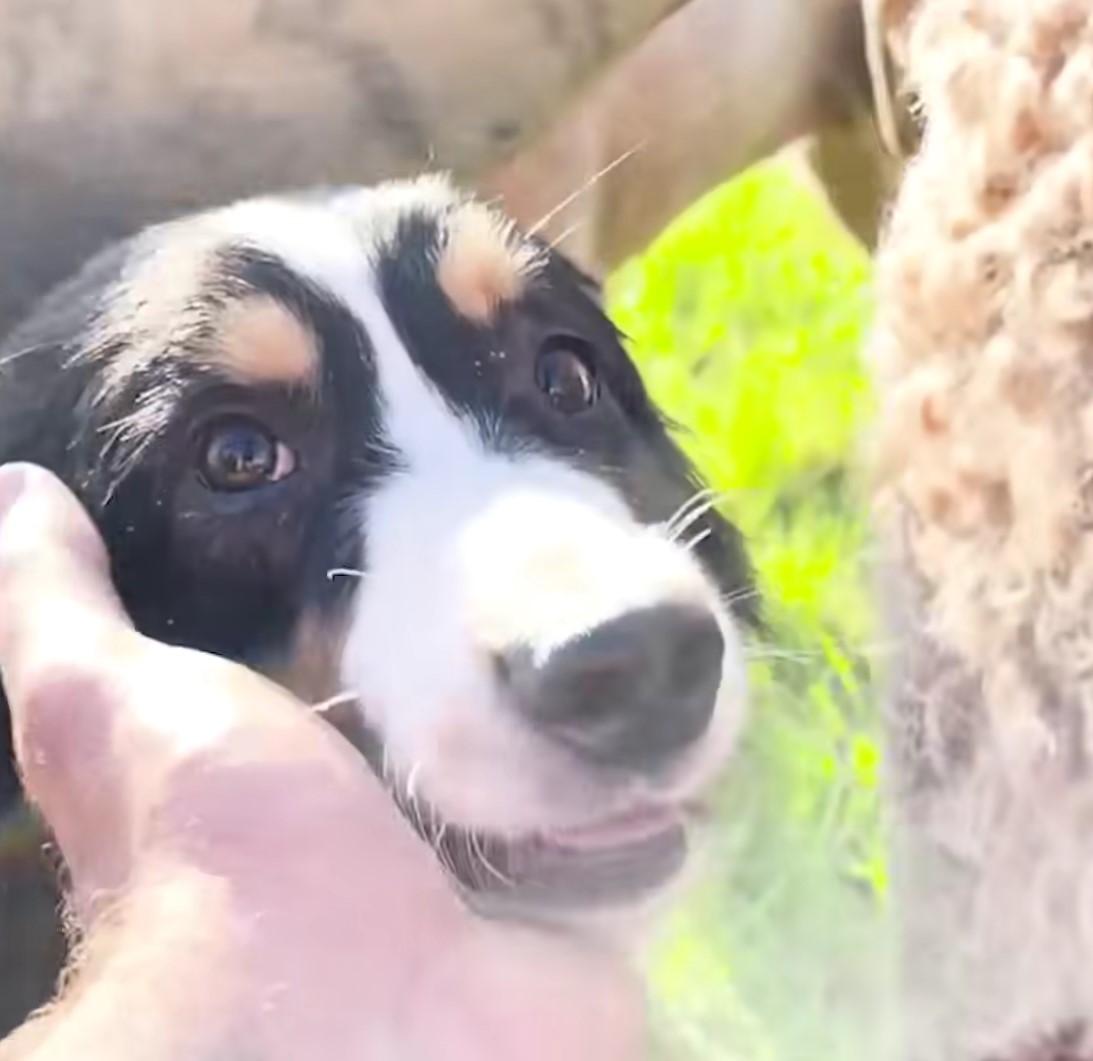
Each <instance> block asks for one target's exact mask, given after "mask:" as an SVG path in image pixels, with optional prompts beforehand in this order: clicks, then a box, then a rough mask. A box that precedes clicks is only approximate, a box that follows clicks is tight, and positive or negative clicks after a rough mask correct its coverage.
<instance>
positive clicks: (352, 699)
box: [307, 689, 359, 715]
mask: <svg viewBox="0 0 1093 1061" xmlns="http://www.w3.org/2000/svg"><path fill="white" fill-rule="evenodd" d="M358 699H359V696H358V694H357V693H355V692H353V690H351V689H346V690H345V692H341V693H337V694H335V695H334V696H331V697H329V698H328V699H326V700H320V701H319V702H318V703H317V704H308V706H307V709H308V711H311V712H312V713H314V714H316V715H325V714H326V713H327V712H328V711H332V710H333V709H334V708H336V707H342V706H343V705H345V704H352V703H356V701H357V700H358Z"/></svg>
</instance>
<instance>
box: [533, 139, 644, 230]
mask: <svg viewBox="0 0 1093 1061" xmlns="http://www.w3.org/2000/svg"><path fill="white" fill-rule="evenodd" d="M646 143H647V142H646V141H645V140H641V141H639V142H638V143H637V144H635V145H634V146H633V147H631V148H630V149H629V150H627V151H624V152H623V153H622V154H621V155H619V156H618V157H617V158H615V159H614V160H613V161H611V162H608V163H607V165H606V166H604V167H603V168H602V169H600V170H597V171H596V172H595V173H593V174H592V176H591V177H589V178H588V180H586V181H585V182H584V183H583V184H582V185H581V186H580V187H579V188H577V189H576V190H575V191H573V192H570V194H569V195H567V196H566V197H565V198H564V199H563V200H562V201H561V202H560V203H558V204H557V205H556V206H555V207H554V208H553V209H552V210H549V211H547V213H545V214H544V215H543V216H542V217H541V218H539V220H538V221H536V222H535V224H534V225H532V226H531V228H529V229H528V235H529V236H537V235H538V234H539V233H540V232H542V231H543V229H544V228H546V226H547V225H549V224H550V223H551V221H553V220H554V219H555V218H556V217H557V216H558V215H559V214H560V213H561V212H562V211H563V210H565V209H567V208H568V207H570V206H572V205H573V204H574V203H575V202H576V201H577V200H578V199H580V197H581V196H582V195H587V194H588V192H589V191H590V190H591V189H592V188H594V187H595V186H596V185H597V184H599V182H600V181H602V180H603V179H604V177H606V176H608V175H609V174H611V173H612V172H614V171H615V170H616V169H618V168H619V166H621V165H622V164H623V163H624V162H628V161H629V160H630V159H631V158H632V157H633V156H634V155H636V154H637V153H638V152H639V151H641V150H642V149H643V148H644V147H645V146H646Z"/></svg>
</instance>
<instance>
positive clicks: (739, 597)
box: [721, 586, 760, 608]
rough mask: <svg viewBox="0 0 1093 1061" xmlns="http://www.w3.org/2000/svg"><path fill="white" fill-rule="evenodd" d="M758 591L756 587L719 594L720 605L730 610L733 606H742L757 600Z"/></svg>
mask: <svg viewBox="0 0 1093 1061" xmlns="http://www.w3.org/2000/svg"><path fill="white" fill-rule="evenodd" d="M759 595H760V590H759V587H758V586H747V587H744V588H742V589H736V590H733V591H732V592H731V593H722V594H721V603H722V604H723V605H724V606H725V607H726V608H731V607H732V606H733V605H734V604H744V603H745V602H747V601H752V600H756V599H758V597H759Z"/></svg>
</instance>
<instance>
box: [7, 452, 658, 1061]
mask: <svg viewBox="0 0 1093 1061" xmlns="http://www.w3.org/2000/svg"><path fill="white" fill-rule="evenodd" d="M0 673H2V676H3V683H4V688H5V691H6V693H7V696H8V699H9V702H10V706H11V711H12V726H13V735H14V740H15V747H16V753H17V757H18V760H19V763H20V767H21V770H22V774H23V778H24V782H25V786H26V791H27V793H28V796H29V798H30V799H31V800H33V801H34V802H35V803H36V804H37V805H38V806H39V808H40V809H41V811H42V813H43V815H44V816H45V818H46V820H47V821H48V823H49V825H50V826H51V828H52V830H53V832H54V834H55V837H56V840H57V842H58V845H59V847H60V849H61V850H62V852H63V853H64V855H65V859H66V862H67V865H68V867H69V870H70V873H71V878H72V890H73V895H72V901H73V906H74V910H75V912H76V915H77V918H78V920H79V922H80V923H81V925H82V926H83V928H84V929H85V932H86V939H85V941H84V944H83V946H82V947H81V957H80V960H79V963H78V965H77V967H76V970H75V972H74V974H73V976H72V977H71V980H70V982H69V983H68V984H67V986H66V988H65V990H64V991H63V992H62V993H61V996H60V998H59V1000H58V1001H57V1003H56V1004H55V1005H54V1006H53V1007H52V1008H51V1009H50V1010H49V1011H47V1013H46V1014H45V1015H44V1016H42V1017H39V1018H37V1019H36V1020H34V1021H32V1022H31V1023H30V1024H28V1025H27V1026H26V1027H25V1028H24V1029H22V1030H21V1031H20V1032H17V1033H16V1034H15V1036H13V1037H12V1038H11V1039H9V1040H8V1041H7V1042H6V1043H5V1044H0V1058H3V1059H5V1061H7V1059H14V1058H34V1059H36V1061H37V1059H41V1061H45V1059H47V1058H53V1057H57V1058H65V1059H66V1061H67V1059H68V1058H71V1057H74V1056H80V1057H83V1058H85V1059H87V1061H97V1059H99V1058H102V1059H106V1058H109V1059H110V1061H124V1059H128V1058H130V1057H132V1058H138V1057H139V1058H141V1059H142V1061H166V1059H174V1058H179V1059H190V1058H201V1059H204V1058H207V1057H217V1058H219V1057H226V1056H230V1057H232V1058H236V1057H251V1056H254V1057H262V1058H269V1059H271V1061H300V1059H304V1058H316V1057H321V1058H324V1059H325V1061H340V1059H346V1061H349V1059H354V1061H362V1059H368V1061H370V1059H373V1058H375V1059H382V1061H417V1059H420V1061H470V1059H475V1061H479V1059H483V1058H494V1057H497V1058H505V1059H507V1061H517V1059H520V1061H537V1059H540V1058H543V1059H546V1058H551V1059H556V1058H566V1059H572V1061H580V1059H582V1058H589V1059H591V1058H596V1059H603V1061H633V1059H635V1058H638V1057H639V1056H641V1053H642V1050H641V1041H642V1033H643V1020H642V1011H641V995H640V991H639V989H638V988H637V985H636V983H635V982H634V981H633V980H632V979H631V977H630V975H629V974H628V973H627V971H626V969H625V966H624V964H623V963H622V962H621V961H619V960H618V959H617V958H616V957H615V956H614V955H612V954H610V953H608V952H606V951H605V950H602V949H600V948H598V947H596V946H594V945H593V944H591V943H589V942H587V941H584V942H582V941H577V940H574V939H568V938H564V937H562V936H560V935H548V934H545V933H538V932H534V931H531V930H528V929H522V928H518V927H515V926H511V925H509V926H501V925H497V924H493V923H489V922H485V921H483V920H481V919H479V918H477V917H476V916H474V915H473V914H471V913H470V912H469V911H467V910H466V909H465V908H464V906H463V905H462V904H461V903H460V901H459V899H458V898H457V896H456V895H455V894H454V892H453V891H452V890H451V889H450V887H449V886H448V882H447V880H446V879H445V877H444V875H443V873H442V871H441V868H440V866H439V864H438V863H437V860H436V859H435V858H434V857H433V856H432V854H431V852H430V851H429V850H428V849H427V848H426V847H425V845H424V844H423V843H422V842H421V841H420V840H419V839H418V838H417V837H416V836H415V835H414V834H413V833H412V832H411V831H410V830H409V829H408V828H407V827H406V826H405V823H404V822H403V821H402V819H401V817H400V816H399V814H398V812H397V810H396V809H395V807H394V806H393V804H392V802H391V800H390V798H389V797H388V795H387V794H386V793H385V792H384V791H383V789H382V787H381V786H380V784H379V783H378V782H377V781H376V779H375V778H374V777H373V775H372V774H371V773H370V772H369V771H368V769H367V768H366V767H365V766H364V763H363V761H362V760H361V758H360V757H359V756H358V755H357V754H356V753H355V752H354V751H353V750H352V749H351V748H350V747H349V745H348V744H347V743H346V742H345V741H344V740H343V739H342V738H341V737H340V736H338V735H337V734H336V733H335V732H334V731H333V730H332V729H331V728H330V727H328V726H326V725H324V724H322V723H321V722H320V721H318V720H317V719H316V718H315V717H314V716H312V715H310V714H309V713H308V712H307V711H306V710H305V709H304V708H303V706H302V705H301V704H300V703H298V702H297V701H296V700H294V699H293V698H292V697H291V696H289V695H288V694H287V693H286V692H284V691H283V690H281V689H279V688H277V687H275V686H274V685H272V684H270V683H269V682H267V681H266V680H264V679H263V678H261V677H260V676H258V675H256V674H254V673H253V672H251V671H248V670H246V669H245V668H243V667H240V666H236V665H234V664H231V663H228V662H226V661H224V660H222V659H218V658H215V657H211V656H207V655H203V654H200V653H197V652H193V651H189V650H186V649H180V648H174V647H168V646H165V645H162V644H160V643H157V642H154V641H151V640H149V639H147V638H145V637H143V636H141V635H140V634H138V633H137V632H136V630H135V629H134V628H133V627H132V625H131V623H130V622H129V620H128V618H127V616H126V615H125V613H124V610H123V608H122V606H121V604H120V602H119V601H118V599H117V597H116V596H115V594H114V591H113V588H112V586H111V584H110V580H109V574H108V563H107V558H106V555H105V551H104V549H103V546H102V543H101V541H100V539H99V537H98V535H97V533H96V532H95V530H94V527H93V526H92V524H91V522H90V520H89V519H88V517H87V516H86V514H85V513H84V512H83V511H82V509H81V508H80V507H79V505H78V504H77V503H76V501H75V500H74V498H73V497H72V496H71V495H70V494H68V492H67V491H66V490H65V489H64V488H63V487H62V486H61V485H60V483H59V482H58V481H57V480H56V479H54V478H53V477H52V476H50V475H48V474H47V473H45V472H43V471H41V470H39V469H36V468H32V467H29V466H9V467H7V468H3V469H0Z"/></svg>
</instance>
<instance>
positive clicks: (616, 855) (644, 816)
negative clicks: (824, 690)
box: [326, 710, 703, 922]
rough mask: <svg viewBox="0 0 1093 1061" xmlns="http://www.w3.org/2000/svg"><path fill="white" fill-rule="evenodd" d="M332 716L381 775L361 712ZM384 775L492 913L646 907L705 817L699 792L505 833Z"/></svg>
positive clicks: (450, 867)
mask: <svg viewBox="0 0 1093 1061" xmlns="http://www.w3.org/2000/svg"><path fill="white" fill-rule="evenodd" d="M326 718H327V721H329V722H330V723H331V724H332V725H333V726H334V727H335V728H336V729H337V730H338V731H339V732H340V733H341V734H342V735H343V736H344V737H345V738H346V739H347V740H349V742H350V743H351V744H352V745H353V746H354V747H355V748H356V749H357V750H358V751H359V752H360V753H361V755H362V756H363V757H364V758H365V760H366V761H367V762H368V764H369V766H370V767H371V768H372V770H373V771H374V772H375V773H376V775H377V776H378V777H381V778H384V772H383V770H382V763H383V743H382V740H381V738H380V737H379V736H378V735H377V734H376V733H375V731H374V730H372V729H371V728H370V727H368V726H367V725H366V724H365V723H364V722H363V720H362V718H361V713H360V712H359V711H357V710H345V711H338V712H331V713H329V714H327V715H326ZM384 783H385V785H386V787H387V788H388V790H389V791H390V792H391V794H392V796H393V798H394V800H395V802H396V804H397V805H398V806H399V807H400V809H401V810H402V811H403V814H404V816H405V817H406V820H407V821H408V822H409V823H410V824H411V825H412V826H413V827H414V829H415V831H416V832H417V833H418V834H419V835H420V836H421V837H422V839H423V840H425V842H426V843H428V844H429V845H430V847H432V848H433V850H434V851H435V852H436V855H437V857H438V859H439V860H440V862H441V864H442V865H443V866H444V868H445V869H446V870H447V872H448V873H449V875H450V876H451V878H452V880H453V881H454V883H455V884H456V886H457V887H458V888H459V889H460V891H461V893H462V894H463V897H464V899H465V901H466V902H467V903H468V905H470V906H471V907H472V908H474V909H475V910H476V911H477V912H479V913H481V914H483V915H485V916H488V917H504V918H515V919H519V920H527V921H541V922H570V921H583V920H587V919H593V920H594V919H596V918H599V917H602V916H605V915H606V917H607V918H608V919H610V918H613V917H616V916H620V915H621V916H626V915H628V914H630V913H637V914H638V915H639V916H640V911H642V910H643V909H645V908H647V907H648V906H650V905H651V904H655V903H656V900H657V899H658V897H659V896H660V895H661V894H663V893H664V892H666V891H667V890H668V889H669V887H670V886H671V885H672V884H673V883H674V882H675V881H676V880H677V878H679V876H680V875H681V873H682V871H683V868H684V866H685V865H686V863H687V860H688V855H689V852H690V847H691V845H692V841H693V834H694V831H695V830H696V829H697V828H698V827H699V825H700V823H701V818H702V817H703V812H702V807H701V804H699V803H698V802H697V801H687V802H674V803H669V802H660V803H651V802H648V801H645V802H643V803H640V804H638V803H635V804H634V805H633V806H631V807H629V808H627V809H625V810H622V811H617V812H615V813H613V814H612V815H611V816H609V817H603V818H590V819H589V820H588V821H587V822H585V823H582V824H578V825H572V826H569V827H567V828H551V829H543V830H540V831H530V832H525V833H523V834H507V835H502V834H500V833H493V832H488V831H483V830H478V829H473V828H468V827H467V826H465V825H459V824H456V823H454V822H451V821H448V820H446V819H445V818H444V816H443V814H442V813H441V812H440V811H439V809H438V808H436V807H432V806H428V805H422V803H420V802H415V801H411V800H409V799H408V798H407V796H406V792H405V789H404V788H403V787H401V786H400V785H399V784H398V783H397V782H392V781H391V780H390V779H389V778H384Z"/></svg>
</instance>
